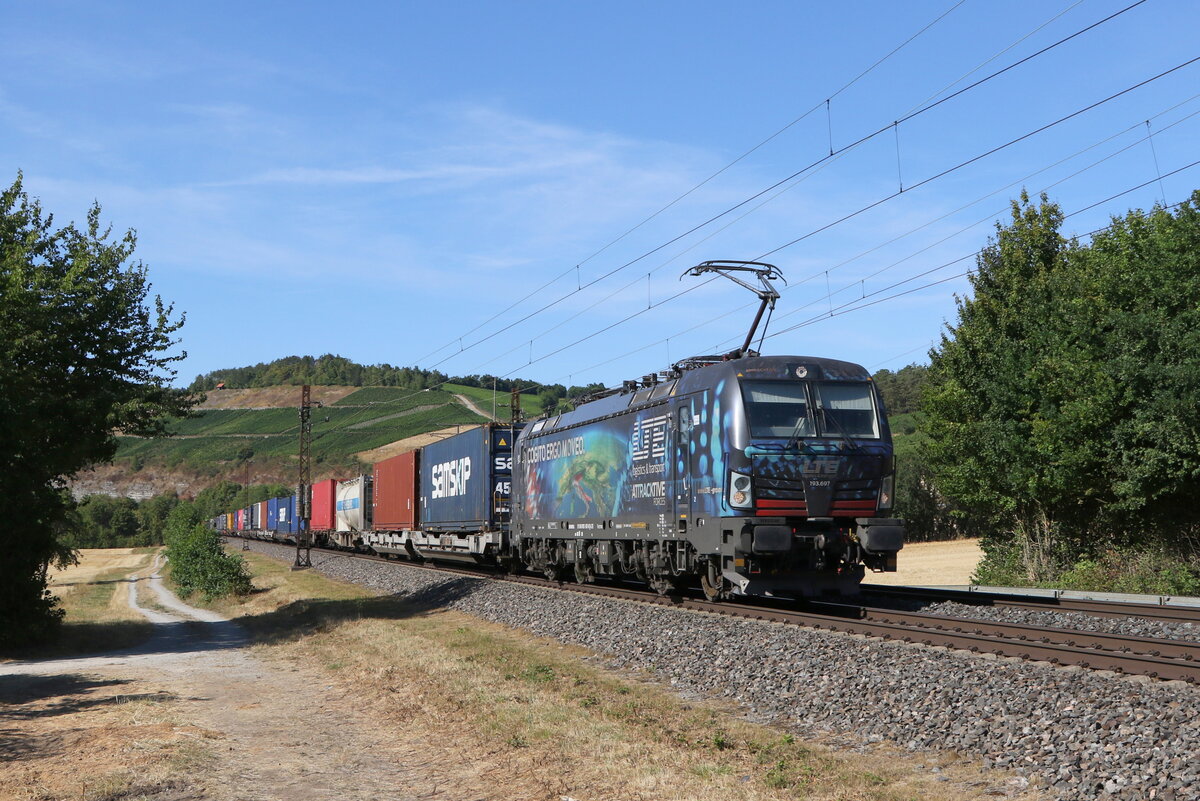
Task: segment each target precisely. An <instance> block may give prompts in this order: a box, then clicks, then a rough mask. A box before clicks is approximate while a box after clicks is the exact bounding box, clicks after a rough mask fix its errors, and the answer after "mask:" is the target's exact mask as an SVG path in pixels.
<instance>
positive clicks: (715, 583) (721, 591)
mask: <svg viewBox="0 0 1200 801" xmlns="http://www.w3.org/2000/svg"><path fill="white" fill-rule="evenodd" d="M700 589H702V590H703V591H704V597H705V599H707V600H709V601H723V600H725V599H726V598H728V597H729V582H727V581H726V580H725V577H724V576H721V575H719V574H717V571H716V570H715V569H714V567H713V565H711V564H710V565H709V569H708V570H706V571H704V572H703V573H702V574H700Z"/></svg>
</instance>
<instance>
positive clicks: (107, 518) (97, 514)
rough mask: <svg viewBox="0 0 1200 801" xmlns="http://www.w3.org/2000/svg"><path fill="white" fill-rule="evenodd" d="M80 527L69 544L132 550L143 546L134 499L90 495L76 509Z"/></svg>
mask: <svg viewBox="0 0 1200 801" xmlns="http://www.w3.org/2000/svg"><path fill="white" fill-rule="evenodd" d="M77 512H78V515H79V526H78V528H77V529H76V530H75V531H73V532H72V533H71V535H70V536H69V537H67V538H66V541H67V542H68V543H69V544H70V545H71V546H72V547H75V548H131V547H134V546H135V545H140V544H141V543H140V542H139V541H138V540H139V533H140V529H141V527H140V525H139V522H138V514H137V512H138V505H137V502H136V501H134V500H132V499H131V498H114V497H112V496H110V495H89V496H87V497H86V498H84V499H83V500H82V501H80V502H79V505H78V507H77Z"/></svg>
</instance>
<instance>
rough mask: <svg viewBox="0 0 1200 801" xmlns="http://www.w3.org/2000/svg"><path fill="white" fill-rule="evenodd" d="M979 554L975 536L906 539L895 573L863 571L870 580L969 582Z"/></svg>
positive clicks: (887, 581)
mask: <svg viewBox="0 0 1200 801" xmlns="http://www.w3.org/2000/svg"><path fill="white" fill-rule="evenodd" d="M982 558H983V550H982V549H981V548H980V547H979V540H949V541H947V542H910V543H908V544H907V545H905V546H904V549H903V550H901V551H900V554H899V556H898V558H897V564H896V572H895V573H870V572H868V573H867V577H866V579H864V581H866V582H867V583H870V584H889V585H897V584H970V583H971V574H972V573H974V572H975V566H976V565H978V564H979V560H980V559H982Z"/></svg>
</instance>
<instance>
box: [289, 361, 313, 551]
mask: <svg viewBox="0 0 1200 801" xmlns="http://www.w3.org/2000/svg"><path fill="white" fill-rule="evenodd" d="M311 456H312V387H310V386H309V385H308V384H305V385H304V386H303V387H301V388H300V463H299V468H300V470H299V473H300V480H299V482H298V483H297V485H296V563H295V564H293V565H292V570H303V569H305V568H307V567H312V540H311V539H310V536H309V526H308V524H309V520H310V519H311V517H312V508H311V507H312V486H311V485H312V459H311Z"/></svg>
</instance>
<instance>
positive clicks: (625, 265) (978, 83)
mask: <svg viewBox="0 0 1200 801" xmlns="http://www.w3.org/2000/svg"><path fill="white" fill-rule="evenodd" d="M1145 2H1146V0H1138V1H1137V2H1135V3H1133V4H1131V5H1129V6H1126V7H1125V8H1123V9H1120V10H1119V11H1116V12H1114V13H1112V14H1110V15H1108V16H1107V17H1105V18H1103V19H1101V20H1098V21H1097V22H1094V23H1092V24H1091V25H1088V26H1086V27H1085V28H1083V29H1081V30H1078V31H1076V32H1075V33H1072V34H1070V35H1068V36H1066V37H1064V38H1062V39H1059V40H1057V41H1056V42H1053V43H1051V44H1050V45H1047V46H1046V47H1043V48H1042V49H1041V50H1038V51H1037V52H1035V53H1033V54H1031V55H1029V56H1026V57H1024V58H1022V59H1020V60H1018V61H1017V62H1014V63H1013V64H1010V65H1008V66H1006V67H1003V68H1001V69H1000V70H997V71H995V72H993V73H991V74H989V75H987V76H985V77H983V78H981V79H979V80H977V81H975V82H974V83H972V84H970V85H969V86H966V87H964V88H962V89H960V90H958V91H956V92H954V93H952V94H951V95H948V96H946V97H944V98H941V99H939V100H936V101H933V102H930V103H927V104H926V105H924V106H922V107H921V108H918V109H916V110H914V111H912V112H910V113H908V114H907V115H905V116H904V117H902V118H901V119H900V120H899V122H905V121H907V120H911V119H914V118H915V117H918V116H920V115H922V114H924V113H926V112H928V111H930V110H932V109H934V108H937V107H938V106H941V105H942V104H943V103H946V102H948V101H949V100H952V99H954V98H956V97H959V96H960V95H962V94H964V93H966V92H969V91H971V90H974V89H976V88H978V87H980V86H982V85H983V84H985V83H987V82H989V81H991V80H993V79H994V78H996V77H998V76H1000V75H1003V74H1004V73H1006V72H1008V71H1010V70H1012V69H1014V68H1015V67H1017V66H1020V65H1022V64H1025V63H1027V62H1029V61H1030V60H1032V59H1034V58H1037V57H1038V56H1041V55H1043V54H1045V53H1048V52H1050V51H1051V50H1053V49H1055V48H1057V47H1059V46H1061V45H1063V44H1065V43H1067V42H1069V41H1071V40H1073V39H1075V38H1077V37H1078V36H1080V35H1082V34H1084V33H1087V32H1088V31H1091V30H1093V29H1095V28H1097V27H1099V26H1100V25H1103V24H1104V23H1107V22H1109V21H1111V20H1113V19H1116V18H1117V17H1119V16H1121V15H1122V14H1125V13H1127V12H1128V11H1130V10H1132V9H1134V8H1136V7H1137V6H1139V5H1142V4H1143V3H1145ZM1135 88H1136V87H1135ZM820 105H821V104H818V105H816V106H814V107H813V108H812V109H810V110H809V112H806V114H805V115H802V117H800V118H798V119H797V120H796V121H797V122H798V121H799V119H803V116H807V114H810V113H811V112H812V111H814V110H816V109H817V108H819V107H820ZM793 124H794V123H793ZM893 124H895V121H893V122H892V123H888V124H887V125H885V126H883V127H882V128H880V129H878V130H876V131H874V132H873V133H870V134H867V135H865V136H863V137H861V138H859V139H858V140H856V141H854V142H852V143H851V144H849V145H846V146H844V147H842V148H838V149H837V150H835V151H833V152H831V153H830V154H829V155H826V156H822V157H821V158H819V159H817V160H816V161H813V162H811V163H810V164H808V165H806V166H805V167H803V168H801V169H799V170H797V171H795V172H793V173H792V174H791V175H789V176H787V177H785V178H783V179H781V180H779V181H776V182H775V183H773V184H771V185H770V186H768V187H766V188H765V189H762V190H760V191H758V192H756V193H754V194H753V195H751V196H750V197H748V198H746V199H744V200H741V201H739V202H738V203H736V204H734V205H733V206H730V207H728V208H726V209H725V210H723V211H721V212H719V213H718V214H715V215H713V216H711V217H709V218H708V219H706V220H704V221H703V222H701V223H699V224H697V225H694V226H692V227H691V228H689V229H688V230H686V231H684V232H683V233H681V234H679V235H677V236H674V237H672V238H671V239H669V240H667V241H666V242H663V243H661V244H659V245H657V246H655V247H654V248H652V249H650V250H648V251H645V252H643V253H642V254H641V255H639V256H637V257H636V258H634V259H631V260H629V261H627V262H625V263H623V264H621V265H619V266H617V267H615V268H613V269H611V270H609V271H608V272H606V273H603V274H602V275H600V276H597V277H595V278H593V279H592V280H590V281H587V282H585V283H583V284H582V285H581V286H578V287H577V288H576V289H574V290H571V291H570V292H568V293H566V294H565V295H563V296H561V297H558V298H556V299H554V300H552V301H551V302H549V303H547V304H545V305H543V306H541V307H539V308H537V309H535V310H534V311H532V312H530V313H528V314H526V315H525V316H523V317H521V318H519V319H518V320H515V321H513V322H511V323H509V324H508V325H505V326H503V327H502V328H499V329H497V330H496V331H493V332H491V333H490V334H487V335H485V336H483V337H481V338H480V339H478V340H475V341H474V342H472V343H469V344H467V345H465V346H461V347H460V349H459V350H458V351H457V352H455V353H452V354H450V355H449V356H446V357H444V358H442V359H440V360H439V361H437V362H435V363H434V364H433V365H431V367H438V366H440V365H442V364H444V363H445V362H447V361H449V360H450V359H452V358H454V357H456V356H458V355H459V354H460V353H463V352H465V351H467V350H471V349H473V348H474V347H476V346H477V345H480V344H482V343H484V342H487V341H490V340H491V339H493V338H494V337H496V336H499V335H500V334H503V333H505V332H507V331H509V330H512V329H513V328H515V327H516V326H518V325H520V324H521V323H523V322H526V321H527V320H529V319H531V318H532V317H535V316H537V315H538V314H541V313H542V312H544V311H546V310H547V309H550V308H553V307H554V306H556V305H558V304H559V303H561V302H562V301H563V300H565V299H566V298H568V297H570V296H572V295H574V294H577V293H579V292H581V291H583V290H585V289H588V288H589V287H591V286H593V285H595V284H597V283H599V282H601V281H603V280H605V279H607V278H609V277H611V276H612V275H615V274H616V273H618V272H621V271H622V270H625V269H627V268H629V267H631V266H633V265H635V264H637V263H639V262H641V261H642V260H644V259H646V258H648V257H649V256H652V255H653V254H655V253H657V252H659V251H661V250H663V249H665V248H667V247H669V246H670V245H672V244H674V243H676V242H678V241H680V240H682V239H684V238H686V237H688V236H690V235H692V234H693V233H695V232H697V231H699V230H701V229H703V228H705V227H707V226H709V225H711V224H712V223H714V222H716V221H717V220H719V219H722V218H724V217H726V216H728V215H729V214H731V213H733V212H734V211H736V210H738V209H740V208H742V207H743V206H745V205H747V204H749V203H752V202H753V201H755V200H757V199H758V198H760V197H762V196H763V195H765V194H767V193H769V192H771V191H773V190H775V189H777V188H779V187H780V186H782V185H784V184H787V183H790V182H791V181H793V180H795V179H796V178H798V177H799V176H801V175H803V174H805V173H806V172H808V171H809V170H811V169H813V168H814V167H816V166H819V165H820V164H822V163H823V162H825V161H828V160H829V159H830V158H832V157H834V156H837V155H839V154H841V153H845V152H849V151H851V150H853V149H855V148H857V147H860V146H861V145H863V144H865V143H866V142H868V141H870V140H872V139H874V138H875V137H877V136H879V135H881V134H882V133H885V132H887V131H888V130H890V129H891V128H892V126H893ZM935 177H938V176H935ZM928 180H932V179H928ZM926 182H927V181H926ZM913 188H915V187H913ZM573 269H574V267H571V268H568V269H567V270H566V271H564V272H563V273H562V274H560V275H559V276H558V277H557V278H555V279H553V280H552V281H551V282H550V283H551V284H552V283H553V282H554V281H557V280H558V278H561V277H562V275H566V274H569V272H570V271H571V270H573ZM546 286H549V284H547V285H546ZM543 288H544V287H543ZM538 291H540V290H535V291H534V292H531V293H529V295H527V296H526V298H528V297H532V296H533V295H534V294H536V293H537V292H538ZM522 302H523V301H522ZM493 319H494V318H493ZM475 330H477V329H475ZM445 347H446V346H443V347H442V348H439V349H438V351H436V352H440V351H442V350H444V349H445Z"/></svg>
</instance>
